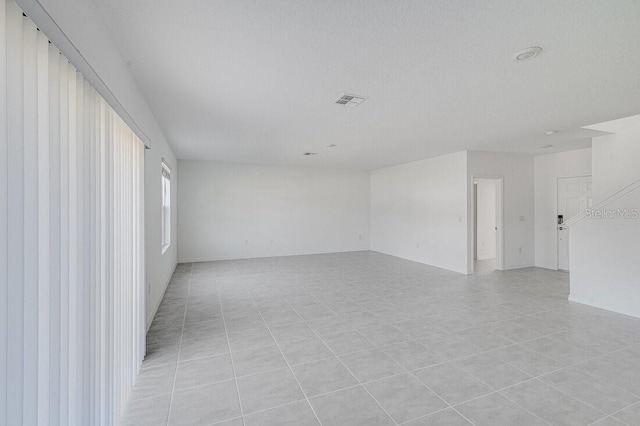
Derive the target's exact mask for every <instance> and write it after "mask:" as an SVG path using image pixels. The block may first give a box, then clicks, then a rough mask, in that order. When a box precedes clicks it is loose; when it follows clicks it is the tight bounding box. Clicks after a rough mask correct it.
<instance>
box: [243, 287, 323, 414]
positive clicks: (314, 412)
mask: <svg viewBox="0 0 640 426" xmlns="http://www.w3.org/2000/svg"><path fill="white" fill-rule="evenodd" d="M249 297H250V298H251V301H252V302H253V304H254V306H255V307H256V309H258V306H257V304H256V302H255V300H254V299H253V297H252V296H251V294H249ZM258 313H259V314H260V318H262V321H263V322H264V324H265V325H266V327H267V330H268V331H269V335H270V336H271V338H272V339H273V341H274V342H275V343H276V347H277V348H278V351H279V352H280V356H281V357H282V359H284V362H285V363H286V364H287V367H288V368H289V372H290V373H291V375H292V376H293V378H294V379H295V381H296V383H297V384H298V387H299V388H300V392H302V395H304V399H305V401H306V402H307V405H309V407H310V408H311V411H312V412H313V415H314V416H316V420H318V423H319V424H320V426H322V422H321V421H320V417H318V413H316V410H315V408H313V405H311V401H309V397H308V396H307V393H306V392H305V390H304V388H303V387H302V384H301V383H300V381H299V380H298V377H297V376H296V373H294V372H293V368H291V364H289V360H287V357H286V356H284V352H282V348H280V344H279V343H278V341H277V340H276V338H275V337H274V336H273V333H272V332H271V327H269V324H267V322H266V321H265V319H264V316H263V315H262V312H260V309H258ZM296 314H297V312H296ZM252 414H254V413H252Z"/></svg>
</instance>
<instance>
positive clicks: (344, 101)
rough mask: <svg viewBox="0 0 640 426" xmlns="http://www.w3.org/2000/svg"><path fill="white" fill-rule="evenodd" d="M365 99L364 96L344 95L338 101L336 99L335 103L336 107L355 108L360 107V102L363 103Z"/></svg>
mask: <svg viewBox="0 0 640 426" xmlns="http://www.w3.org/2000/svg"><path fill="white" fill-rule="evenodd" d="M365 99H367V98H365V97H364V96H358V95H350V94H347V93H344V94H343V95H341V96H340V97H339V98H338V99H336V103H337V104H338V105H344V106H349V107H356V106H358V105H360V104H361V103H362V102H364V100H365Z"/></svg>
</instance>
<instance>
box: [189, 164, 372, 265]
mask: <svg viewBox="0 0 640 426" xmlns="http://www.w3.org/2000/svg"><path fill="white" fill-rule="evenodd" d="M178 164H179V165H178V168H179V169H180V181H179V183H178V254H179V256H178V257H179V259H180V261H181V262H190V261H199V260H219V259H238V258H253V257H269V256H286V255H297V254H311V253H326V252H344V251H357V250H368V249H369V172H366V171H350V170H331V169H319V168H301V167H276V166H262V165H247V164H228V163H215V162H209V161H202V162H200V161H179V163H178Z"/></svg>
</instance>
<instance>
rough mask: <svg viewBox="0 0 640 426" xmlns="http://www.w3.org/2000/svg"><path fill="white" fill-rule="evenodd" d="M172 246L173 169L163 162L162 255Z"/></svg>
mask: <svg viewBox="0 0 640 426" xmlns="http://www.w3.org/2000/svg"><path fill="white" fill-rule="evenodd" d="M169 245H171V169H170V168H169V166H167V163H165V162H164V160H162V253H163V254H164V252H165V251H167V249H168V248H169Z"/></svg>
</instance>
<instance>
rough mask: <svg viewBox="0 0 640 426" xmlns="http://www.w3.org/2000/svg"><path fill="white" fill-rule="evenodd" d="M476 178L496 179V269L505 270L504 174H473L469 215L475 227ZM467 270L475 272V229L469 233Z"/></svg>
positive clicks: (472, 225) (471, 223) (471, 272)
mask: <svg viewBox="0 0 640 426" xmlns="http://www.w3.org/2000/svg"><path fill="white" fill-rule="evenodd" d="M476 179H490V180H495V181H496V226H497V227H498V229H497V231H496V270H498V271H504V269H505V267H504V237H505V228H504V176H502V175H486V174H475V173H474V174H471V182H470V185H471V187H470V188H471V190H470V191H469V194H470V195H469V196H470V199H471V204H470V207H471V208H470V209H469V210H470V212H469V216H470V218H471V221H470V227H471V228H473V227H474V226H475V223H476V211H475V208H474V206H475V204H476V193H475V191H474V182H475V180H476ZM467 234H468V238H467V259H468V262H467V270H468V271H469V273H470V274H473V273H474V251H475V245H476V241H475V240H476V237H475V233H474V232H473V229H470V232H468V233H467Z"/></svg>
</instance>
